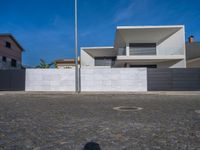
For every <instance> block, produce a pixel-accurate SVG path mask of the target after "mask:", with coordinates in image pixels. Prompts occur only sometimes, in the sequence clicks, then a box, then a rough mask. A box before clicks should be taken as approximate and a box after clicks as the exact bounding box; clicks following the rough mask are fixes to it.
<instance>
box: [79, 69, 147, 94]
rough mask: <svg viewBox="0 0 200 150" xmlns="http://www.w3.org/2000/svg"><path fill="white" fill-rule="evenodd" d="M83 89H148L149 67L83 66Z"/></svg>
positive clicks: (128, 90) (104, 90) (115, 90)
mask: <svg viewBox="0 0 200 150" xmlns="http://www.w3.org/2000/svg"><path fill="white" fill-rule="evenodd" d="M81 91H83V92H84V91H97V92H110V91H111V92H112V91H114V92H117V91H125V92H134V91H147V69H146V68H112V69H111V68H82V69H81Z"/></svg>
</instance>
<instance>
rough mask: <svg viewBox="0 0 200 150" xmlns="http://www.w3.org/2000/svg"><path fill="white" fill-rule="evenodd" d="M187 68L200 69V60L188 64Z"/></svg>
mask: <svg viewBox="0 0 200 150" xmlns="http://www.w3.org/2000/svg"><path fill="white" fill-rule="evenodd" d="M187 68H200V59H198V60H195V61H191V62H187Z"/></svg>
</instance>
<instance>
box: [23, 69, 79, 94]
mask: <svg viewBox="0 0 200 150" xmlns="http://www.w3.org/2000/svg"><path fill="white" fill-rule="evenodd" d="M25 90H26V91H75V70H74V69H26V85H25Z"/></svg>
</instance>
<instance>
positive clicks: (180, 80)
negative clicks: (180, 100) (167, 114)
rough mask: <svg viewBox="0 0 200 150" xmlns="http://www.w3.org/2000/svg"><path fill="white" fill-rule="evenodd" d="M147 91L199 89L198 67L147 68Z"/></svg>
mask: <svg viewBox="0 0 200 150" xmlns="http://www.w3.org/2000/svg"><path fill="white" fill-rule="evenodd" d="M147 82H148V90H149V91H199V90H200V69H148V70H147Z"/></svg>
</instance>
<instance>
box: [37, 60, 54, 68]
mask: <svg viewBox="0 0 200 150" xmlns="http://www.w3.org/2000/svg"><path fill="white" fill-rule="evenodd" d="M54 64H55V63H54V62H51V63H49V64H48V63H46V62H45V60H44V59H40V64H39V65H38V66H36V68H43V69H48V68H51V67H52V66H53V65H54Z"/></svg>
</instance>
